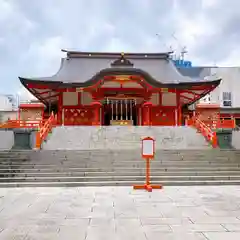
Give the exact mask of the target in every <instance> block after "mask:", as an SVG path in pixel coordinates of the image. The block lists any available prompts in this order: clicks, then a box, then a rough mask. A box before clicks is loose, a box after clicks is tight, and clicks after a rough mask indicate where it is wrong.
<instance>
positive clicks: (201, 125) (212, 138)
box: [193, 118, 218, 148]
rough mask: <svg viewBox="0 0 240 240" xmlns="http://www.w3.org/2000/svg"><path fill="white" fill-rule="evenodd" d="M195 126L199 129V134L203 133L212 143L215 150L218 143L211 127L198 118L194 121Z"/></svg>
mask: <svg viewBox="0 0 240 240" xmlns="http://www.w3.org/2000/svg"><path fill="white" fill-rule="evenodd" d="M193 125H194V126H195V127H196V128H197V130H198V131H199V132H201V133H202V135H203V136H204V137H205V138H206V140H207V141H208V142H210V143H211V145H212V147H213V148H216V147H217V145H218V143H217V133H216V132H214V131H213V130H212V129H211V128H210V127H208V126H207V125H206V124H205V123H204V122H202V121H201V120H199V119H198V118H195V119H194V120H193Z"/></svg>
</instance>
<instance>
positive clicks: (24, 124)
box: [0, 119, 43, 129]
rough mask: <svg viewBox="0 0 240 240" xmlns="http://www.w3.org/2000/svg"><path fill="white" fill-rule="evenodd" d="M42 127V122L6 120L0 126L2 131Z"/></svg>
mask: <svg viewBox="0 0 240 240" xmlns="http://www.w3.org/2000/svg"><path fill="white" fill-rule="evenodd" d="M42 125H43V121H42V120H19V119H18V120H8V121H6V122H5V123H3V124H1V125H0V128H3V129H13V128H39V127H41V126H42Z"/></svg>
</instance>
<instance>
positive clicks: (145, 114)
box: [142, 102, 152, 126]
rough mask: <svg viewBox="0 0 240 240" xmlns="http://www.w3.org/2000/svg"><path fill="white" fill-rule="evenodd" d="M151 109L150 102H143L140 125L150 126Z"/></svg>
mask: <svg viewBox="0 0 240 240" xmlns="http://www.w3.org/2000/svg"><path fill="white" fill-rule="evenodd" d="M151 108H152V103H151V102H145V103H144V104H143V105H142V125H143V126H151V125H152V122H151Z"/></svg>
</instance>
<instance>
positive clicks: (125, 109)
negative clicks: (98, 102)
mask: <svg viewBox="0 0 240 240" xmlns="http://www.w3.org/2000/svg"><path fill="white" fill-rule="evenodd" d="M103 111H104V112H103V125H105V126H109V125H134V126H135V125H137V120H138V117H137V105H136V99H111V98H106V99H105V101H104V103H103Z"/></svg>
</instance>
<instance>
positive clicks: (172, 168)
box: [0, 149, 240, 187]
mask: <svg viewBox="0 0 240 240" xmlns="http://www.w3.org/2000/svg"><path fill="white" fill-rule="evenodd" d="M144 180H145V161H144V160H142V159H141V155H140V151H139V150H138V149H124V150H117V149H115V150H113V149H112V150H109V149H95V150H72V151H69V150H45V151H44V150H42V151H2V152H0V187H46V186H49V187H50V186H54V187H56V186H62V187H67V186H68V187H69V186H71V187H73V186H116V185H117V186H132V185H133V184H142V183H143V182H144ZM151 180H152V183H155V184H163V185H164V186H167V185H221V184H225V185H237V184H239V183H240V151H237V150H216V149H214V150H213V149H209V150H161V149H160V150H159V149H158V150H157V151H156V157H155V159H154V160H152V162H151Z"/></svg>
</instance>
